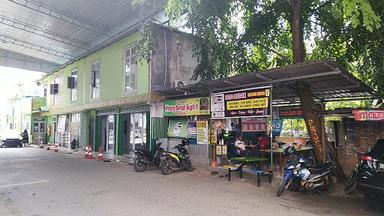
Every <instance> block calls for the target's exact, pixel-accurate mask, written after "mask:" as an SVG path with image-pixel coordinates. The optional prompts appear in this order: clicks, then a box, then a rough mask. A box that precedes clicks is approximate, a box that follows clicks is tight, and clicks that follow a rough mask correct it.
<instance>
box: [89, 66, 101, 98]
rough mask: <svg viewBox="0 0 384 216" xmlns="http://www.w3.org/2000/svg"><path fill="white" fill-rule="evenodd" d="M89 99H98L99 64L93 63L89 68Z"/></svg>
mask: <svg viewBox="0 0 384 216" xmlns="http://www.w3.org/2000/svg"><path fill="white" fill-rule="evenodd" d="M90 84H91V98H92V99H96V98H99V97H100V62H95V63H93V64H92V66H91V82H90Z"/></svg>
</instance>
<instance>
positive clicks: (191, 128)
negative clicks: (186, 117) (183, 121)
mask: <svg viewBox="0 0 384 216" xmlns="http://www.w3.org/2000/svg"><path fill="white" fill-rule="evenodd" d="M196 124H197V122H196V121H189V122H188V138H190V139H196V136H197V125H196Z"/></svg>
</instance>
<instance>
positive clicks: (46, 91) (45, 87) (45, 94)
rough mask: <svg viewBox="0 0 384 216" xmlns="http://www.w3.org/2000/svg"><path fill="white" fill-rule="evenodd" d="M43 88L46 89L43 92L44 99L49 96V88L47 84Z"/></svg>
mask: <svg viewBox="0 0 384 216" xmlns="http://www.w3.org/2000/svg"><path fill="white" fill-rule="evenodd" d="M43 88H44V90H43V91H44V92H43V94H44V97H45V98H47V95H48V87H47V85H46V84H44V87H43Z"/></svg>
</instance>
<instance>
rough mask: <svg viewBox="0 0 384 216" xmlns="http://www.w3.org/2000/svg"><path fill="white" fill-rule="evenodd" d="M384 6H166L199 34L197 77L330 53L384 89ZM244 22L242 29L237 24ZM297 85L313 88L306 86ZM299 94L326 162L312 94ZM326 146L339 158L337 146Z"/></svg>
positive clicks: (358, 1)
mask: <svg viewBox="0 0 384 216" xmlns="http://www.w3.org/2000/svg"><path fill="white" fill-rule="evenodd" d="M372 6H373V7H372ZM383 11H384V5H383V1H379V2H375V4H373V1H372V2H371V1H370V0H306V1H303V0H232V1H231V0H168V1H167V6H166V13H167V15H168V16H169V17H170V19H171V20H180V18H182V19H184V21H185V27H187V28H189V29H190V30H191V31H192V34H194V35H196V36H197V38H198V39H197V40H196V44H195V49H194V53H195V56H196V57H197V58H198V66H197V69H196V71H195V78H197V77H199V78H201V79H202V80H206V79H213V78H216V77H222V76H227V75H228V74H229V73H231V72H233V73H239V72H244V71H251V70H255V69H264V68H268V67H274V66H284V65H287V64H290V63H301V62H303V61H304V60H305V59H306V58H307V59H311V60H314V59H322V58H330V57H331V58H335V59H336V60H337V61H338V62H339V63H340V64H341V65H343V66H345V67H348V69H350V70H352V71H354V72H357V70H359V69H365V70H366V71H367V72H368V74H361V73H360V75H364V76H362V77H364V78H365V79H366V81H368V82H369V83H370V84H371V85H372V86H373V87H376V89H377V90H379V92H381V91H382V89H384V88H383V87H382V86H381V85H383V86H384V84H382V83H383V82H380V81H382V80H383V79H384V78H383V76H382V75H381V74H382V72H383V70H384V60H383V57H382V56H383V55H381V54H383V53H382V52H383V49H382V48H384V47H382V46H384V45H383V44H384V43H382V42H383V41H382V40H383V37H382V35H383V34H382V33H383V27H382V26H381V24H380V21H381V19H383V18H384V14H383V13H384V12H383ZM239 20H240V21H241V24H242V25H243V26H244V29H239V28H237V26H238V24H239V22H238V21H239ZM306 50H308V53H307V52H306ZM375 51H378V53H379V55H378V54H377V52H375ZM373 78H378V79H376V80H379V82H377V81H375V79H373ZM299 84H300V83H299ZM298 86H301V88H302V89H307V90H309V87H308V86H306V85H305V84H304V83H301V85H298ZM298 94H299V96H300V98H301V102H302V106H303V111H304V117H305V119H306V124H307V128H308V131H316V133H314V134H313V133H310V136H311V139H312V141H314V140H315V141H317V144H318V146H319V148H317V149H315V153H316V154H317V156H318V158H320V159H324V155H325V154H324V153H323V152H322V147H321V146H322V143H321V141H320V139H319V138H320V137H321V131H320V124H321V119H319V118H318V117H317V115H316V111H314V110H313V109H312V105H313V99H312V96H311V94H310V92H309V91H300V89H298ZM314 128H317V129H316V130H314ZM315 138H316V139H315ZM323 144H324V143H323ZM328 149H329V151H330V152H331V154H332V155H334V156H335V157H336V154H335V151H334V149H333V146H331V145H328ZM336 162H337V161H336ZM338 168H339V170H340V166H338ZM340 173H341V175H340V176H342V175H343V173H342V170H341V172H340Z"/></svg>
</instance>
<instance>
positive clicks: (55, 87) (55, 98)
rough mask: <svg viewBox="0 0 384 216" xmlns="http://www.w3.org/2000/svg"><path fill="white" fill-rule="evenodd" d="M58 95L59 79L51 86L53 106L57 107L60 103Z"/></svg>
mask: <svg viewBox="0 0 384 216" xmlns="http://www.w3.org/2000/svg"><path fill="white" fill-rule="evenodd" d="M58 93H59V78H55V79H54V80H53V83H52V84H51V85H50V94H51V95H52V104H53V105H56V104H57V103H58Z"/></svg>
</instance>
